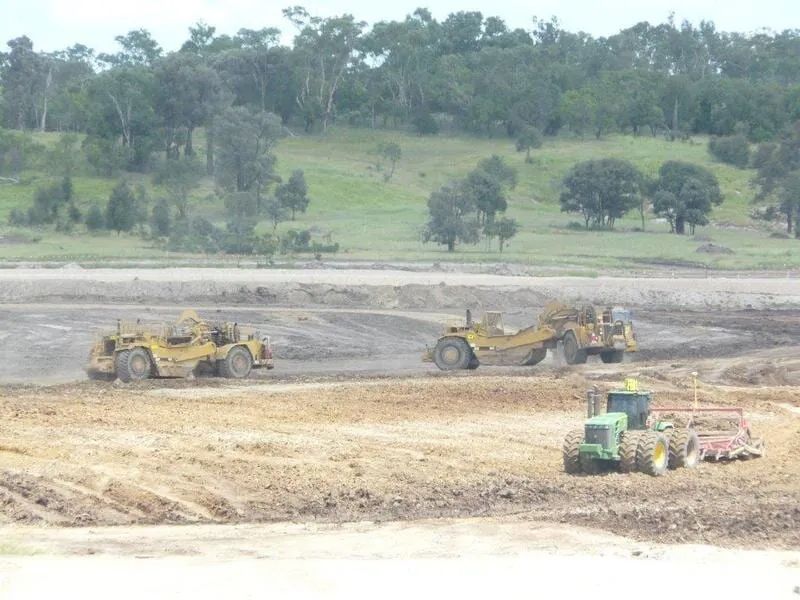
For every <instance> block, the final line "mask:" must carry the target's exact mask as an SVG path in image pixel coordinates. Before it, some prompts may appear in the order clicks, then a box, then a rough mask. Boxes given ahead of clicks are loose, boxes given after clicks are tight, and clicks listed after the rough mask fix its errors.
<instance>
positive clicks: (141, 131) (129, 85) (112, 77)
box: [87, 66, 158, 170]
mask: <svg viewBox="0 0 800 600" xmlns="http://www.w3.org/2000/svg"><path fill="white" fill-rule="evenodd" d="M154 85H155V84H154V79H153V72H152V69H150V68H148V67H145V66H123V67H117V68H114V69H110V70H108V71H104V72H103V73H101V74H100V75H98V76H97V77H95V78H94V79H93V80H92V81H91V83H90V84H89V86H88V90H87V95H88V99H87V102H88V105H89V107H88V111H89V115H90V117H89V122H88V125H87V133H89V134H90V135H92V136H98V137H101V138H104V139H106V140H109V141H110V142H112V143H113V144H117V143H118V144H119V145H120V146H122V148H124V149H126V150H127V158H128V160H129V166H130V167H132V168H134V169H138V170H145V169H146V168H147V167H148V166H149V161H150V154H151V152H152V150H153V148H154V147H155V142H156V136H157V131H158V119H157V118H156V114H155V112H154V111H153V96H154Z"/></svg>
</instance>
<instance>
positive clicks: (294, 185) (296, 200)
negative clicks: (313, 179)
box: [275, 169, 309, 221]
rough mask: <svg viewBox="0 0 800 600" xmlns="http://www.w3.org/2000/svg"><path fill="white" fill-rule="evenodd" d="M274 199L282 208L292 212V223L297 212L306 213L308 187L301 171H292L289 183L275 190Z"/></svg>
mask: <svg viewBox="0 0 800 600" xmlns="http://www.w3.org/2000/svg"><path fill="white" fill-rule="evenodd" d="M275 198H276V199H277V200H278V202H280V204H281V205H282V206H283V207H284V208H286V209H288V210H290V211H292V221H294V219H295V215H296V213H297V212H298V211H300V212H302V213H304V212H306V208H308V203H309V199H308V187H307V186H306V178H305V175H304V174H303V171H302V170H301V169H297V170H295V171H292V174H291V175H290V176H289V181H287V182H286V183H284V184H281V185H279V186H278V187H277V188H276V189H275Z"/></svg>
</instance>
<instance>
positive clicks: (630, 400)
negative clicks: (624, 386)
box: [606, 390, 652, 429]
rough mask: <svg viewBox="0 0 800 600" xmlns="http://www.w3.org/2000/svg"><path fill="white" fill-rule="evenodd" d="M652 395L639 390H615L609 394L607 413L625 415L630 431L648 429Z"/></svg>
mask: <svg viewBox="0 0 800 600" xmlns="http://www.w3.org/2000/svg"><path fill="white" fill-rule="evenodd" d="M651 398H652V394H651V393H650V392H643V391H639V390H632V391H629V390H614V391H613V392H609V393H608V396H607V401H606V413H609V414H610V413H625V414H626V415H627V417H628V429H647V420H648V418H649V417H650V400H651Z"/></svg>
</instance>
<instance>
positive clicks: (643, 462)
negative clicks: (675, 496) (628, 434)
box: [636, 431, 669, 477]
mask: <svg viewBox="0 0 800 600" xmlns="http://www.w3.org/2000/svg"><path fill="white" fill-rule="evenodd" d="M668 465H669V442H668V441H667V438H666V437H664V435H663V434H661V433H658V432H656V431H646V432H644V433H643V434H642V438H641V442H640V443H639V447H638V449H637V451H636V467H637V469H638V470H639V471H641V472H642V473H647V474H648V475H652V476H653V477H658V476H659V475H663V474H664V473H665V472H666V470H667V466H668Z"/></svg>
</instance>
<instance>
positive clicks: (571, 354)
mask: <svg viewBox="0 0 800 600" xmlns="http://www.w3.org/2000/svg"><path fill="white" fill-rule="evenodd" d="M562 346H563V348H564V360H565V361H567V364H568V365H582V364H583V363H585V362H586V350H581V348H580V346H578V338H576V337H575V334H574V333H573V332H572V331H568V332H567V333H565V334H564V340H563V342H562Z"/></svg>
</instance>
